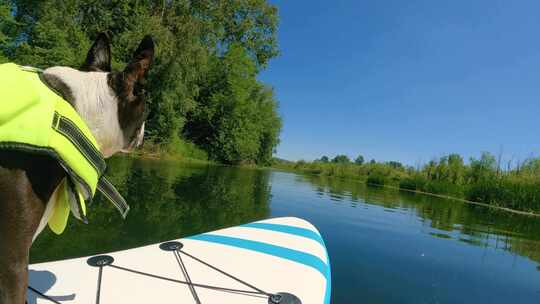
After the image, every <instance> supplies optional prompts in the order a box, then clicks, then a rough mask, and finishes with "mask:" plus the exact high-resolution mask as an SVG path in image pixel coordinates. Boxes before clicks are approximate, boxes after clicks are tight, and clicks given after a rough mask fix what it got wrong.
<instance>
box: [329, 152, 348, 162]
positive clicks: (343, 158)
mask: <svg viewBox="0 0 540 304" xmlns="http://www.w3.org/2000/svg"><path fill="white" fill-rule="evenodd" d="M332 162H333V163H336V164H348V163H350V162H351V160H350V159H349V157H348V156H347V155H343V154H340V155H337V156H336V157H334V158H333V159H332Z"/></svg>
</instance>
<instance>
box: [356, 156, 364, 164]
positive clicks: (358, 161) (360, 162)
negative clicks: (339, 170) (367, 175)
mask: <svg viewBox="0 0 540 304" xmlns="http://www.w3.org/2000/svg"><path fill="white" fill-rule="evenodd" d="M354 163H355V164H357V165H362V164H363V163H364V157H363V156H362V155H358V157H357V158H356V159H355V160H354Z"/></svg>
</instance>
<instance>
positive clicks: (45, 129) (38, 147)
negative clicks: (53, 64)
mask: <svg viewBox="0 0 540 304" xmlns="http://www.w3.org/2000/svg"><path fill="white" fill-rule="evenodd" d="M0 103H1V105H0V149H10V150H17V151H21V152H29V153H40V154H45V155H49V156H51V157H53V158H55V159H56V160H58V162H59V163H60V164H61V166H62V167H63V168H64V169H65V170H66V173H67V177H66V178H65V179H64V180H62V182H61V184H60V186H59V187H58V189H57V190H56V191H57V193H56V194H57V195H56V196H57V200H56V202H55V204H56V206H55V208H54V214H53V215H52V216H51V218H50V220H49V222H48V224H49V227H50V228H51V230H53V231H54V232H55V233H57V234H60V233H62V232H63V231H64V229H65V227H66V224H67V220H68V216H69V211H70V209H71V211H72V212H73V214H74V215H75V216H76V217H77V218H79V219H81V220H83V221H84V222H86V204H85V203H90V202H91V200H92V198H93V197H94V194H95V193H96V189H98V190H100V192H101V193H102V194H104V196H105V197H106V198H107V199H108V200H109V201H111V202H112V203H113V204H114V205H115V206H116V207H117V208H118V210H119V211H120V212H121V214H122V216H123V217H125V216H126V214H127V212H128V210H129V206H128V205H127V203H126V202H125V200H124V199H123V198H122V196H120V194H118V191H116V189H115V188H114V187H113V186H112V184H111V183H110V182H108V181H107V179H105V177H104V175H103V174H104V172H105V169H106V164H105V161H104V159H103V156H102V154H101V153H100V151H99V147H98V144H97V142H96V140H95V138H94V136H93V135H92V133H91V132H90V130H89V128H88V126H86V124H85V122H84V121H83V120H82V118H81V117H80V116H79V115H78V114H77V112H76V111H75V109H74V108H73V107H72V106H71V105H70V104H69V103H68V102H67V101H65V100H64V99H63V98H62V97H60V96H59V95H58V94H56V92H54V91H53V90H51V89H49V87H47V86H46V85H45V84H44V83H43V81H42V80H41V79H40V71H39V70H37V69H34V68H27V67H21V66H18V65H16V64H13V63H6V64H1V65H0ZM50 203H51V202H50ZM70 207H71V208H70Z"/></svg>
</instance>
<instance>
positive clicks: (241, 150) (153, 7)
mask: <svg viewBox="0 0 540 304" xmlns="http://www.w3.org/2000/svg"><path fill="white" fill-rule="evenodd" d="M277 24H278V15H277V9H276V7H275V6H272V5H270V4H268V3H267V1H266V0H238V1H212V0H197V1H190V0H185V1H161V0H160V1H157V0H153V1H152V0H146V1H145V0H143V1H129V0H116V1H95V0H42V1H30V0H6V1H0V63H2V62H6V61H12V62H16V63H19V64H23V65H32V66H36V67H41V68H46V67H49V66H54V65H65V66H72V67H79V66H80V65H81V63H82V62H83V61H84V59H85V56H86V52H87V51H88V49H89V47H90V45H91V43H92V41H93V39H94V38H95V37H96V35H97V33H99V32H107V33H109V34H110V37H111V39H112V55H113V67H116V68H123V67H124V65H125V64H126V62H127V61H128V60H129V59H130V58H131V54H132V52H133V51H134V48H135V47H136V46H137V45H138V42H139V41H140V40H141V39H142V37H143V36H144V35H146V34H151V35H152V36H153V37H154V39H155V41H156V44H157V54H156V58H155V61H154V65H153V67H152V69H151V72H150V74H149V75H148V79H147V84H146V91H147V96H148V102H149V104H150V109H151V112H150V117H149V121H148V124H147V130H148V134H147V142H150V143H153V145H154V146H159V147H161V148H162V149H168V150H173V151H178V152H180V153H187V154H192V155H187V156H196V157H204V156H205V155H208V156H209V157H210V158H211V159H214V160H217V161H220V162H225V163H233V164H235V163H258V164H267V163H269V162H270V160H271V158H272V152H273V150H274V148H275V146H276V145H277V144H278V138H279V132H280V129H281V119H280V117H279V115H278V113H277V102H276V100H275V98H274V94H273V91H272V88H270V87H267V86H265V85H264V84H262V83H261V82H260V81H258V80H257V78H256V76H257V75H258V73H259V72H260V71H261V70H263V69H264V68H265V67H266V66H267V64H268V62H269V60H270V59H272V58H274V57H275V56H277V55H278V48H277V38H276V32H277ZM193 143H194V144H195V145H193ZM201 148H202V150H204V151H201Z"/></svg>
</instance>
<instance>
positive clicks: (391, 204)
mask: <svg viewBox="0 0 540 304" xmlns="http://www.w3.org/2000/svg"><path fill="white" fill-rule="evenodd" d="M108 175H109V176H110V177H111V180H112V181H113V182H114V184H115V185H117V186H118V189H119V190H120V192H121V193H122V194H124V195H125V198H126V199H127V200H128V202H129V203H130V205H131V211H130V213H129V215H128V218H127V219H126V220H125V221H123V220H121V218H120V216H119V215H118V214H117V212H116V210H114V208H113V207H112V206H110V205H109V204H108V203H106V202H105V201H103V199H102V198H101V197H98V198H97V199H96V200H95V203H94V204H93V205H92V206H91V207H90V208H89V220H90V224H88V225H84V224H82V223H79V222H78V221H77V220H75V219H74V218H71V219H70V222H69V223H68V228H67V229H66V231H65V232H64V233H63V234H62V235H61V236H56V235H54V234H53V233H52V232H50V231H49V230H46V231H45V232H43V233H42V234H41V235H40V236H39V238H38V239H37V240H36V242H35V243H34V246H33V248H32V251H31V260H32V262H42V261H51V260H59V259H64V258H71V257H80V256H87V255H93V254H98V253H104V252H108V251H115V250H121V249H128V248H132V247H136V246H142V245H147V244H152V243H158V242H161V241H164V240H169V239H174V238H179V237H183V236H188V235H193V234H197V233H201V232H206V231H210V230H215V229H218V228H222V227H228V226H233V225H238V224H242V223H247V222H251V221H256V220H260V219H264V218H269V217H278V216H297V217H301V218H304V219H307V220H309V221H311V222H312V223H313V224H314V225H315V226H316V227H317V228H318V229H319V230H320V231H321V234H322V235H323V237H324V239H325V242H326V245H327V247H328V252H329V255H330V260H331V263H332V303H539V302H540V266H539V265H540V218H534V217H528V216H523V215H515V214H509V213H505V212H502V211H497V210H493V209H489V208H485V207H479V206H471V205H466V204H463V203H460V202H455V201H450V200H446V199H441V198H436V197H431V196H426V195H421V194H412V193H403V192H399V191H397V190H391V189H384V188H375V187H368V186H365V185H363V184H361V183H357V182H352V181H343V180H338V179H329V178H320V177H313V176H302V175H296V174H291V173H285V172H278V171H271V170H258V169H240V168H230V167H222V166H208V165H190V164H184V163H179V162H174V161H155V160H140V159H132V158H125V157H122V158H115V159H112V160H111V161H110V162H109V169H108Z"/></svg>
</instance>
